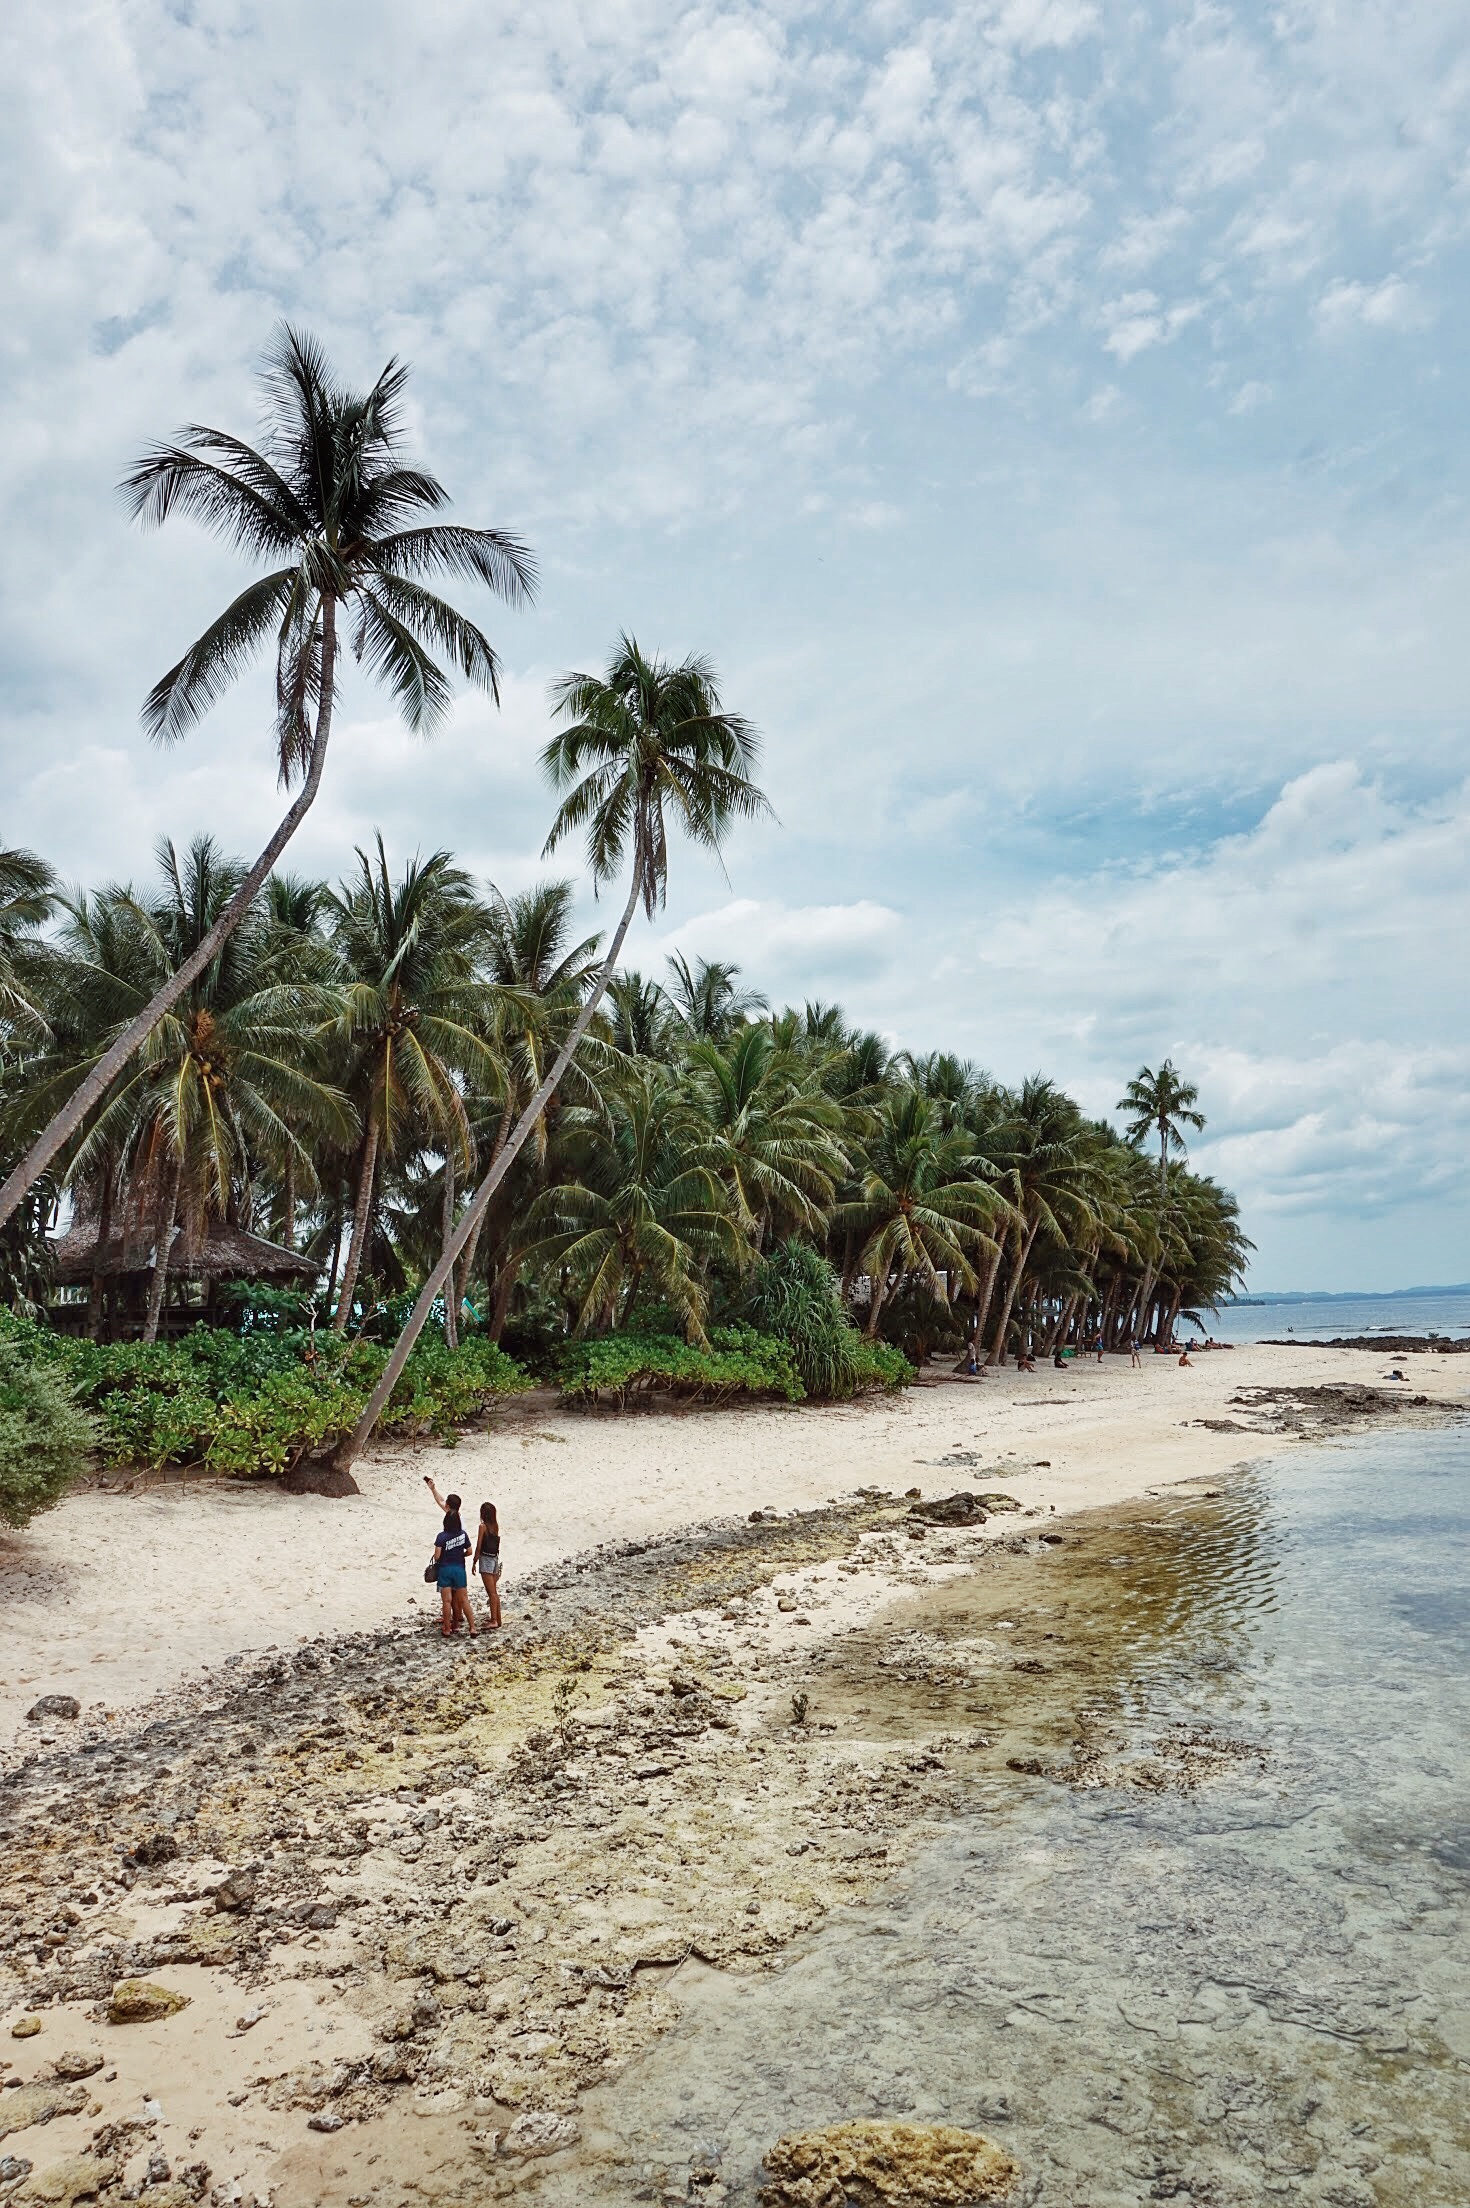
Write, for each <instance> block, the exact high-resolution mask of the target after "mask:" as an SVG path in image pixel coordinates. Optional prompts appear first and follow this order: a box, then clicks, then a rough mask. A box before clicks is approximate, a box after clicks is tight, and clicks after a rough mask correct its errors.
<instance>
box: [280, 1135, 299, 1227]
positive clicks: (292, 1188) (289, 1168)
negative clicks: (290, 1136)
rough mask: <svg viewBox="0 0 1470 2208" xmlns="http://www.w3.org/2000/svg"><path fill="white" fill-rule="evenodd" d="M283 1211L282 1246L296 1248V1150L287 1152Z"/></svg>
mask: <svg viewBox="0 0 1470 2208" xmlns="http://www.w3.org/2000/svg"><path fill="white" fill-rule="evenodd" d="M281 1212H282V1215H283V1216H282V1220H281V1246H282V1248H283V1249H287V1250H294V1249H295V1247H296V1153H295V1151H294V1150H288V1151H287V1152H286V1171H285V1174H284V1177H283V1180H282V1186H281Z"/></svg>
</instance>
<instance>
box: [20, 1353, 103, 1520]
mask: <svg viewBox="0 0 1470 2208" xmlns="http://www.w3.org/2000/svg"><path fill="white" fill-rule="evenodd" d="M94 1439H95V1431H94V1422H93V1420H92V1419H90V1418H89V1417H88V1416H87V1414H86V1412H85V1411H83V1410H82V1409H81V1408H80V1406H79V1405H78V1403H77V1399H76V1395H75V1392H74V1390H73V1389H72V1388H71V1387H70V1386H69V1385H68V1382H67V1379H66V1375H65V1374H64V1373H63V1372H61V1371H60V1370H59V1369H58V1368H57V1367H56V1366H54V1365H48V1364H38V1363H36V1362H35V1360H34V1359H33V1358H31V1357H29V1356H28V1355H27V1354H26V1350H25V1348H24V1346H23V1345H22V1343H20V1342H18V1341H14V1340H10V1339H8V1338H7V1337H6V1336H4V1335H0V1523H3V1524H5V1525H7V1526H24V1525H27V1524H28V1523H29V1522H30V1520H31V1519H32V1518H34V1517H35V1515H36V1513H37V1511H41V1510H49V1509H50V1508H51V1505H52V1504H53V1503H59V1502H60V1500H61V1498H62V1496H63V1495H64V1494H65V1493H66V1491H67V1489H68V1488H69V1487H70V1485H71V1483H72V1481H73V1480H74V1479H75V1478H76V1477H77V1475H78V1474H79V1473H80V1472H84V1471H85V1470H86V1467H87V1458H88V1454H89V1452H90V1450H91V1448H92V1445H93V1441H94Z"/></svg>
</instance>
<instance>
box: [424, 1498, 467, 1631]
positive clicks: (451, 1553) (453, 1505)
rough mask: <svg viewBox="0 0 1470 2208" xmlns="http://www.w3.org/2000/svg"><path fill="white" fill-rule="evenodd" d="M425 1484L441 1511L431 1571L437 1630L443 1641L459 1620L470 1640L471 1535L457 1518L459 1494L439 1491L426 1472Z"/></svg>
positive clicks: (454, 1628)
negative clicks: (435, 1593)
mask: <svg viewBox="0 0 1470 2208" xmlns="http://www.w3.org/2000/svg"><path fill="white" fill-rule="evenodd" d="M424 1485H425V1487H426V1488H427V1489H428V1490H429V1493H430V1494H431V1495H432V1496H433V1498H434V1500H435V1502H436V1503H437V1504H438V1505H439V1508H440V1509H441V1510H442V1511H443V1513H444V1523H443V1525H442V1526H441V1528H440V1529H439V1532H438V1535H437V1536H436V1538H435V1541H434V1560H433V1561H434V1574H435V1579H436V1582H437V1584H438V1588H439V1613H440V1615H439V1631H440V1632H441V1633H442V1635H443V1636H444V1638H445V1640H446V1641H452V1640H453V1638H454V1636H455V1633H456V1632H457V1631H458V1629H459V1625H460V1622H461V1620H463V1622H464V1623H465V1624H466V1625H467V1626H468V1627H469V1629H470V1639H471V1640H473V1639H474V1637H475V1634H476V1632H477V1631H478V1630H479V1629H478V1627H477V1626H476V1624H475V1614H474V1612H473V1610H471V1608H470V1597H469V1574H468V1572H467V1571H466V1569H465V1566H466V1564H467V1562H468V1559H469V1553H470V1537H469V1535H468V1534H467V1533H466V1532H465V1530H464V1526H463V1524H462V1523H461V1521H460V1515H459V1497H458V1496H457V1495H441V1494H440V1493H439V1490H438V1488H437V1487H435V1485H434V1483H433V1481H432V1480H431V1479H430V1478H429V1476H428V1474H427V1473H425V1474H424Z"/></svg>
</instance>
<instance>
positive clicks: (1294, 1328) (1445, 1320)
mask: <svg viewBox="0 0 1470 2208" xmlns="http://www.w3.org/2000/svg"><path fill="white" fill-rule="evenodd" d="M1202 1317H1203V1318H1204V1320H1205V1323H1206V1325H1207V1327H1208V1329H1209V1331H1210V1332H1211V1333H1212V1334H1213V1335H1214V1336H1215V1337H1216V1339H1217V1340H1219V1341H1222V1342H1263V1341H1297V1342H1325V1341H1331V1340H1332V1339H1333V1337H1334V1336H1336V1335H1339V1334H1344V1335H1352V1334H1449V1335H1456V1336H1465V1335H1470V1285H1463V1286H1460V1287H1456V1288H1413V1289H1406V1290H1404V1291H1402V1292H1401V1293H1397V1294H1394V1295H1388V1296H1370V1295H1361V1296H1356V1295H1322V1296H1294V1295H1293V1296H1259V1297H1257V1296H1250V1297H1246V1298H1243V1299H1242V1300H1241V1301H1240V1302H1239V1303H1227V1304H1222V1306H1221V1307H1220V1309H1219V1310H1218V1311H1216V1312H1206V1313H1203V1314H1202ZM1185 1331H1187V1330H1186V1329H1184V1328H1182V1327H1181V1329H1180V1332H1181V1333H1184V1332H1185Z"/></svg>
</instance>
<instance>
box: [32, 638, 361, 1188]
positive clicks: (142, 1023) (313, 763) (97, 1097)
mask: <svg viewBox="0 0 1470 2208" xmlns="http://www.w3.org/2000/svg"><path fill="white" fill-rule="evenodd" d="M336 669H337V607H336V601H335V600H334V599H332V598H326V599H324V600H323V602H322V689H321V703H320V705H319V706H318V708H317V716H316V734H315V736H314V737H313V738H312V745H311V757H310V759H309V761H308V763H307V769H306V779H305V781H304V782H303V783H302V785H301V789H300V791H299V793H298V794H297V797H296V800H295V803H294V804H293V805H291V806H290V807H289V809H288V810H287V812H286V815H285V817H284V819H283V820H282V821H281V823H280V826H279V827H278V828H277V829H276V831H275V834H274V835H273V836H272V837H271V839H270V841H269V843H268V844H267V845H266V847H265V849H264V850H263V851H262V852H261V854H260V856H259V858H258V859H257V860H256V862H255V864H254V865H253V866H252V867H251V869H250V872H249V873H248V874H247V875H246V876H245V879H244V881H243V882H241V884H240V887H239V888H238V889H237V890H236V892H235V894H234V896H233V897H232V898H231V899H230V901H229V903H228V904H227V905H226V906H225V909H224V911H223V912H222V913H221V914H220V916H219V918H218V919H217V920H216V921H215V923H214V926H213V927H212V928H211V929H210V930H209V932H208V933H207V934H206V935H205V936H204V937H203V938H202V940H201V941H200V943H199V945H198V946H197V948H196V949H195V950H193V951H191V952H190V954H189V956H188V957H187V958H186V959H185V960H184V961H183V963H182V964H181V965H180V966H179V967H178V968H177V969H176V970H175V972H173V973H172V974H170V975H169V977H168V980H167V981H166V982H165V983H164V984H163V987H162V988H161V989H160V990H158V992H157V993H156V995H154V996H153V997H152V998H151V999H150V1000H149V1002H148V1003H147V1004H146V1005H145V1006H144V1007H143V1010H142V1011H141V1012H140V1013H139V1014H138V1015H137V1018H136V1019H132V1020H130V1021H129V1022H128V1024H127V1026H126V1027H125V1028H124V1029H123V1031H122V1033H121V1034H120V1035H119V1036H118V1038H117V1040H116V1041H115V1042H114V1043H113V1044H112V1045H111V1047H110V1048H109V1049H107V1050H105V1051H104V1052H103V1054H102V1056H101V1057H100V1058H99V1059H98V1060H97V1063H96V1065H95V1066H93V1068H92V1070H91V1072H90V1073H89V1074H88V1075H87V1077H86V1079H85V1080H84V1081H83V1082H81V1083H80V1085H79V1086H78V1087H77V1088H75V1089H74V1090H73V1091H72V1093H71V1095H70V1096H69V1097H68V1098H67V1101H66V1102H65V1103H64V1104H63V1105H62V1107H61V1110H60V1111H59V1112H57V1114H56V1115H55V1117H54V1118H53V1119H52V1120H51V1122H50V1124H49V1125H48V1126H47V1127H46V1129H45V1130H44V1132H43V1133H42V1134H40V1135H38V1136H37V1137H36V1140H35V1141H34V1142H33V1143H32V1145H31V1147H30V1149H29V1150H28V1151H27V1152H26V1154H25V1156H24V1157H23V1158H22V1159H21V1161H20V1164H19V1165H18V1166H17V1167H16V1169H15V1171H14V1172H13V1173H12V1174H11V1176H10V1178H9V1180H8V1181H7V1182H6V1183H5V1186H4V1187H3V1188H0V1226H4V1224H5V1222H6V1220H7V1219H8V1218H9V1217H10V1215H11V1213H12V1212H13V1211H14V1210H15V1208H16V1206H17V1204H19V1203H20V1201H21V1199H22V1197H23V1196H24V1195H25V1193H26V1191H27V1189H29V1188H30V1186H31V1184H32V1182H34V1181H36V1180H39V1178H40V1176H41V1175H42V1174H43V1173H44V1172H45V1170H46V1168H47V1166H48V1165H49V1164H50V1163H51V1161H52V1159H53V1158H54V1157H55V1156H56V1154H57V1152H58V1151H59V1150H60V1149H61V1148H62V1147H63V1145H64V1144H66V1143H67V1142H69V1141H70V1140H71V1138H72V1136H73V1135H74V1134H75V1133H76V1131H77V1129H78V1128H79V1127H80V1126H81V1125H82V1122H83V1121H84V1120H85V1119H86V1118H87V1115H88V1114H89V1113H90V1112H92V1111H93V1110H95V1108H96V1106H97V1105H98V1104H100V1103H101V1101H102V1099H103V1097H104V1096H105V1095H106V1094H107V1091H108V1090H109V1089H110V1088H111V1086H112V1083H113V1081H114V1079H115V1078H116V1076H117V1075H118V1074H119V1073H121V1071H122V1069H123V1067H124V1066H125V1065H126V1064H127V1062H128V1060H129V1059H130V1058H131V1057H132V1055H133V1052H134V1051H135V1050H136V1049H137V1048H138V1046H139V1044H140V1043H141V1042H143V1040H144V1039H145V1037H146V1036H148V1035H149V1034H151V1033H152V1031H153V1029H154V1028H155V1027H156V1026H157V1025H158V1022H159V1021H160V1020H161V1019H162V1018H163V1015H164V1013H165V1012H167V1011H168V1010H169V1008H170V1006H171V1005H174V1004H176V1003H177V1002H178V1000H179V998H180V997H181V996H182V995H183V994H184V991H185V990H186V989H188V988H190V987H191V986H192V985H193V983H194V982H196V981H197V980H198V978H199V976H200V975H201V974H202V973H203V972H204V970H205V968H206V967H207V966H209V965H210V964H211V963H212V961H213V960H214V959H215V958H216V957H217V955H218V953H219V949H220V946H221V944H222V943H224V942H226V941H227V940H228V939H229V937H230V936H232V935H233V934H234V932H235V930H236V928H238V927H239V925H240V922H241V921H242V920H243V919H244V917H245V915H246V913H247V912H248V911H249V910H250V907H251V905H252V904H253V903H254V902H255V898H256V895H257V893H258V892H259V889H260V885H261V883H262V882H263V881H264V880H265V878H266V876H267V874H269V872H270V870H271V868H272V867H273V866H274V865H275V863H276V861H277V859H278V858H279V857H280V855H281V853H282V852H283V851H284V850H285V848H286V846H287V844H288V843H289V842H290V841H291V838H292V837H293V836H294V835H295V833H296V831H297V829H298V828H299V827H300V825H301V823H302V821H303V820H304V819H305V818H306V816H307V814H308V813H309V812H310V810H311V807H312V805H313V803H314V802H315V799H316V793H317V791H318V790H319V789H320V787H321V780H322V769H323V768H324V767H325V766H326V763H327V740H328V738H329V737H330V735H331V731H332V703H333V692H334V689H335V685H336Z"/></svg>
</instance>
